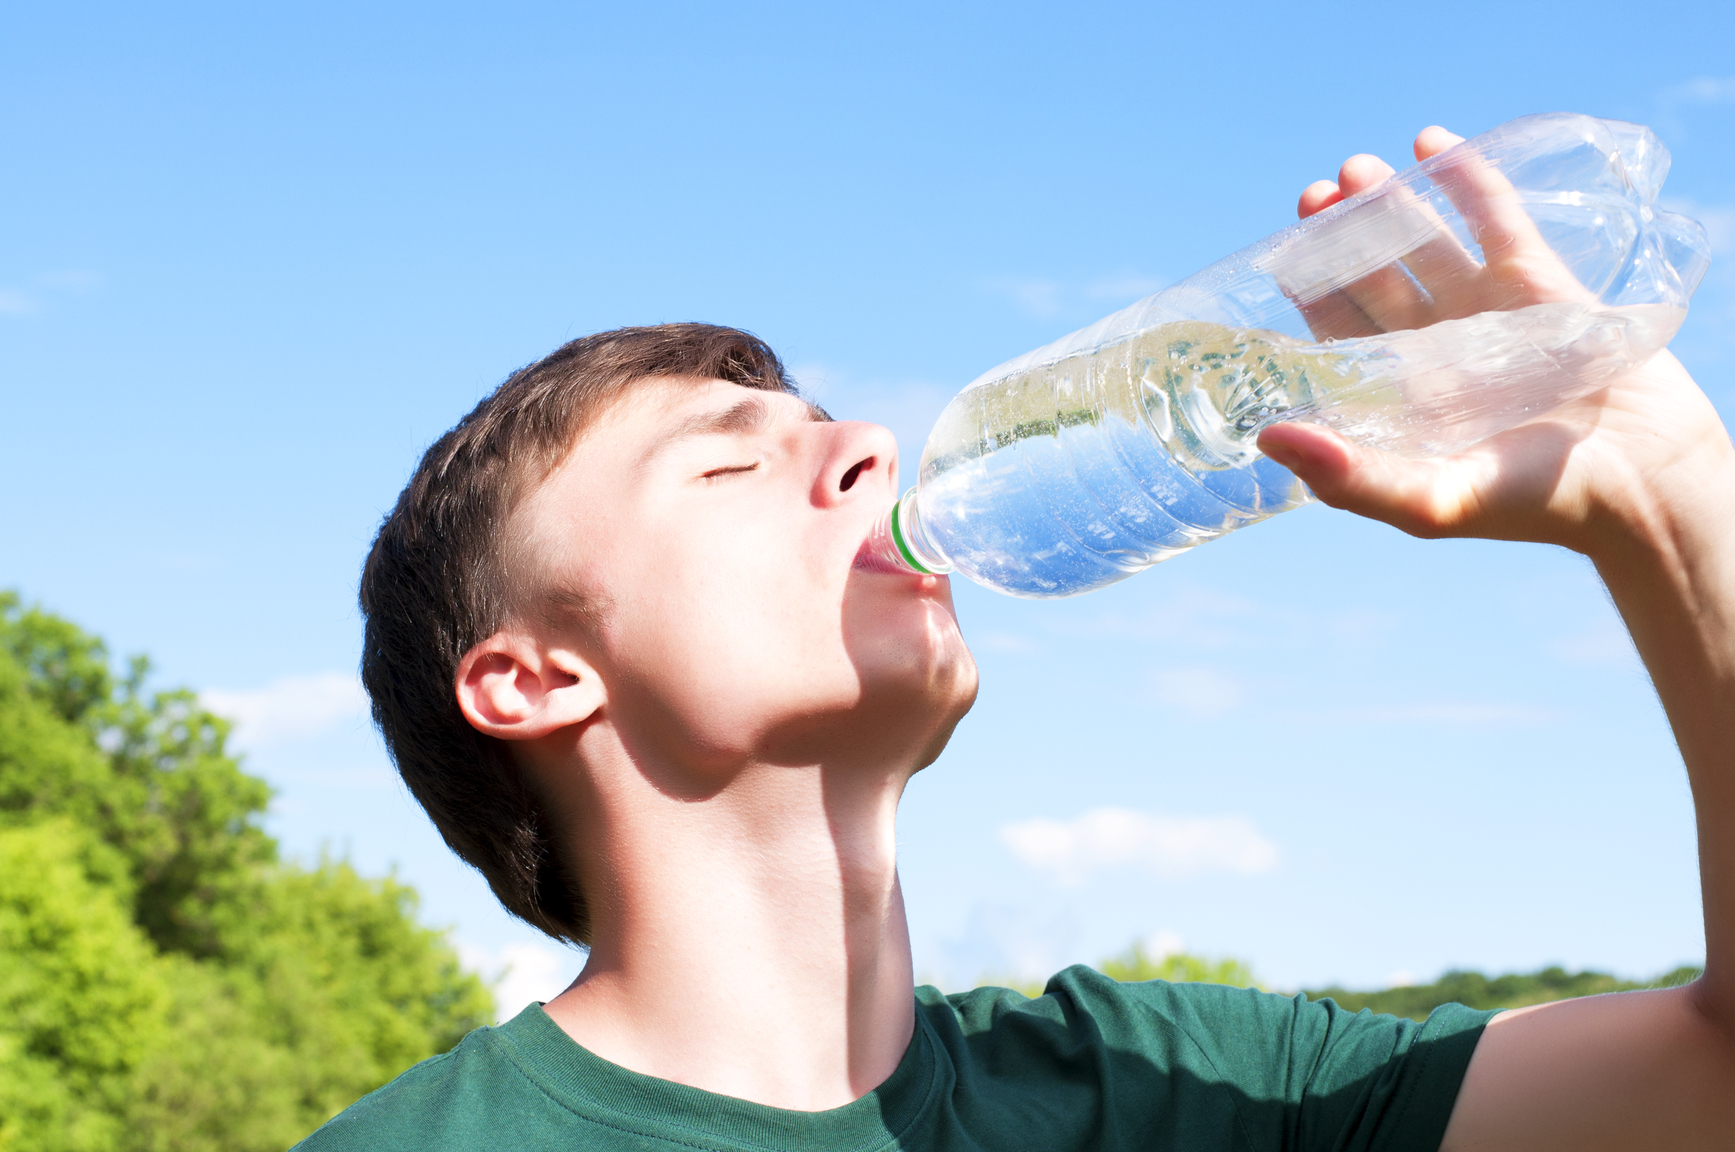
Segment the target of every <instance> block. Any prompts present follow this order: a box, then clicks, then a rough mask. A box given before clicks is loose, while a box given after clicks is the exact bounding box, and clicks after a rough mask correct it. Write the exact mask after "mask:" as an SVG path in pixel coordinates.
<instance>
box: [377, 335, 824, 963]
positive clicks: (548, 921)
mask: <svg viewBox="0 0 1735 1152" xmlns="http://www.w3.org/2000/svg"><path fill="white" fill-rule="evenodd" d="M657 377H662V378H669V377H690V378H695V379H720V380H727V381H730V382H731V383H735V384H740V385H743V386H745V387H748V388H762V389H766V390H769V391H778V392H794V391H795V390H796V388H795V385H794V383H793V382H792V381H791V380H790V378H789V376H788V374H787V373H786V372H785V371H784V368H783V364H782V362H781V361H779V360H778V358H777V354H776V353H774V352H773V351H772V350H771V349H770V347H769V346H767V345H766V344H765V342H764V341H762V340H760V339H759V338H758V337H756V336H753V335H751V334H749V333H747V332H742V331H740V330H738V329H735V328H722V327H718V326H716V325H713V324H661V325H657V326H655V327H648V328H617V329H615V330H614V331H611V332H599V333H597V334H596V335H594V336H586V337H584V338H582V339H579V340H574V341H572V342H571V343H569V344H565V345H563V346H562V347H560V348H559V349H557V350H556V351H554V352H552V353H551V354H549V355H548V356H545V357H544V358H542V359H541V360H538V361H537V362H536V363H534V364H531V365H529V366H528V367H525V368H520V369H519V370H518V371H516V372H514V373H513V374H512V375H511V376H509V377H507V379H506V381H505V382H504V383H503V384H501V385H500V386H499V387H498V388H496V389H495V390H494V392H493V393H492V394H491V395H489V396H488V398H487V399H485V400H483V401H482V402H481V403H480V404H478V405H477V406H476V408H475V410H474V411H472V412H471V413H470V414H469V415H468V416H466V417H464V419H462V420H461V421H459V422H458V426H457V427H456V428H453V429H452V430H451V431H450V432H448V433H446V434H445V435H444V436H442V437H440V439H439V440H438V441H436V442H435V443H434V445H433V447H431V448H429V449H428V451H427V453H426V454H425V455H424V456H423V457H422V462H421V464H420V466H418V467H417V468H416V472H415V475H414V476H412V477H411V478H410V482H409V484H408V485H407V486H406V487H405V488H404V490H403V493H402V494H401V495H400V496H399V497H398V502H397V506H396V507H394V508H393V509H392V511H391V513H390V514H389V515H388V516H387V517H386V518H385V521H384V522H383V523H382V524H381V525H380V530H379V534H378V535H377V536H376V537H375V538H374V543H373V549H372V550H371V551H370V552H369V554H368V558H367V563H366V564H365V566H364V567H363V569H362V577H361V610H362V615H363V618H364V619H365V621H366V632H365V635H364V638H363V642H362V658H361V676H362V683H363V684H364V685H366V687H367V691H368V695H369V697H370V698H371V699H372V701H373V717H374V722H375V723H376V724H378V725H379V729H380V733H381V734H382V735H383V736H384V737H385V742H386V748H387V749H388V750H389V751H390V753H391V756H392V760H393V762H394V763H396V765H397V768H398V772H399V774H400V775H402V776H403V778H404V783H405V784H406V785H408V786H409V789H410V791H411V793H413V794H414V795H415V797H416V799H417V800H418V801H420V803H421V805H422V807H423V808H425V809H426V810H427V813H428V815H429V817H431V818H432V819H433V821H434V826H435V827H436V828H438V829H439V830H440V835H441V836H443V837H444V838H445V840H446V843H447V844H448V845H450V846H451V848H452V850H453V851H454V852H456V853H457V854H458V855H459V856H461V857H462V858H463V859H464V860H465V861H467V862H468V863H470V864H471V865H472V866H474V867H475V868H476V869H477V870H478V871H480V872H481V873H482V875H483V876H484V877H486V878H487V880H488V886H489V887H490V888H492V889H493V890H494V895H496V896H497V897H499V898H500V902H501V903H502V904H504V905H505V906H506V908H507V910H508V911H509V912H511V913H512V914H513V915H515V916H518V917H520V918H522V919H523V920H525V921H527V922H529V923H530V924H533V925H535V926H536V927H537V928H540V929H542V931H544V932H546V933H548V934H549V935H550V936H554V937H556V938H559V939H565V940H570V941H572V942H574V943H580V944H582V943H588V942H589V938H590V914H589V909H588V906H587V904H586V902H585V898H584V894H583V893H582V892H581V891H580V890H579V886H578V884H577V882H576V880H575V877H574V874H573V870H572V867H571V865H570V862H569V861H568V860H566V859H565V857H564V853H563V852H562V850H561V848H560V841H559V839H558V835H557V830H556V828H555V827H554V824H553V822H552V820H551V819H550V817H549V815H548V813H547V812H546V811H545V810H544V806H543V803H542V801H541V798H540V797H539V796H538V794H537V792H536V789H535V787H534V786H533V784H532V782H531V781H529V780H527V779H526V778H525V776H524V774H523V773H522V772H521V771H520V769H519V767H518V765H517V764H516V762H515V761H514V760H513V757H512V756H511V754H510V753H509V752H508V750H507V748H506V746H505V743H504V742H503V741H500V740H497V739H495V738H493V737H491V736H487V735H485V734H483V733H481V732H478V731H477V730H476V729H474V728H472V727H471V726H470V724H469V722H468V721H466V720H465V719H464V715H463V713H462V712H461V711H460V710H459V708H458V703H457V697H456V694H455V687H456V685H455V678H456V676H457V671H458V662H459V661H460V660H461V659H463V656H464V654H465V653H466V652H467V651H469V649H470V648H472V647H473V646H475V645H476V644H479V643H481V642H482V641H483V640H486V639H487V638H488V637H490V636H492V635H494V634H495V633H496V632H497V631H499V629H500V628H501V627H502V625H504V624H506V623H507V622H508V620H509V619H510V613H511V612H512V611H513V610H514V604H513V603H512V600H513V591H512V582H511V578H510V577H511V574H510V573H508V572H506V571H505V570H504V568H505V564H504V562H503V551H504V544H505V539H504V535H505V531H506V526H507V522H508V520H509V518H510V514H511V511H512V509H513V507H514V505H515V504H516V502H517V501H518V500H519V499H520V498H521V497H522V496H523V495H525V494H526V493H528V492H529V491H531V490H533V489H534V488H535V487H536V486H537V485H538V484H540V483H541V482H542V481H543V480H544V479H545V478H546V477H547V476H548V475H549V473H550V472H552V471H553V470H554V468H555V467H557V466H558V465H559V464H560V462H561V461H562V460H563V459H565V457H566V455H567V453H568V452H569V451H570V449H571V447H572V445H573V442H574V441H575V440H576V439H577V437H578V434H579V433H580V432H581V431H582V430H583V428H584V427H585V425H586V424H587V423H589V422H590V421H591V420H593V419H594V418H595V417H596V416H597V415H598V414H599V413H600V412H601V411H602V409H604V408H605V407H606V406H607V405H609V404H610V403H612V402H613V401H614V400H616V399H617V398H619V397H620V396H621V395H622V394H623V393H624V392H625V390H626V389H627V388H628V387H629V386H630V385H632V384H633V383H634V382H635V381H642V380H646V379H650V378H657Z"/></svg>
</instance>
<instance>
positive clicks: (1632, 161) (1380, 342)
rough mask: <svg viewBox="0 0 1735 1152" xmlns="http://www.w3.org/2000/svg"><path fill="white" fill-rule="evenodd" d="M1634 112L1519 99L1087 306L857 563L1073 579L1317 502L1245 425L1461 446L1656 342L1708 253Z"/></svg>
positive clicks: (1575, 391) (1020, 591)
mask: <svg viewBox="0 0 1735 1152" xmlns="http://www.w3.org/2000/svg"><path fill="white" fill-rule="evenodd" d="M1668 166H1669V156H1668V151H1667V150H1666V149H1665V148H1664V147H1663V146H1662V144H1661V143H1660V142H1659V141H1658V140H1657V138H1656V137H1655V136H1654V135H1653V134H1652V133H1651V132H1650V130H1649V129H1646V128H1644V127H1641V126H1639V125H1635V124H1626V123H1622V122H1619V121H1611V120H1598V119H1593V118H1591V117H1589V116H1578V115H1571V114H1565V113H1551V114H1546V115H1538V116H1527V117H1524V118H1522V119H1519V120H1514V121H1512V122H1511V123H1508V124H1504V125H1502V126H1500V127H1498V128H1495V129H1494V130H1492V131H1490V132H1487V133H1484V134H1483V135H1481V136H1477V137H1475V138H1473V139H1470V140H1466V141H1464V142H1463V143H1461V144H1458V145H1456V146H1455V147H1452V148H1450V149H1448V150H1446V151H1445V152H1442V153H1440V154H1439V155H1437V156H1434V157H1432V158H1431V159H1429V160H1427V161H1425V162H1423V163H1421V164H1418V165H1416V166H1415V167H1413V168H1410V169H1408V170H1407V171H1404V172H1402V173H1399V174H1397V175H1396V176H1394V177H1392V178H1391V179H1389V180H1387V181H1385V182H1384V183H1382V184H1380V185H1379V186H1377V187H1375V188H1371V189H1369V190H1367V191H1365V192H1363V193H1361V194H1360V195H1358V196H1355V197H1352V198H1350V199H1347V200H1345V201H1344V202H1343V203H1341V204H1338V205H1335V206H1333V207H1332V208H1329V209H1327V210H1326V211H1324V212H1321V213H1319V214H1317V215H1315V216H1312V217H1309V218H1308V219H1306V220H1303V221H1301V222H1300V223H1298V224H1295V225H1293V226H1291V227H1289V228H1286V229H1284V230H1283V231H1281V232H1278V233H1276V234H1275V235H1273V236H1270V237H1267V238H1266V239H1265V240H1262V241H1260V242H1259V243H1257V244H1254V245H1253V246H1251V247H1249V248H1245V249H1243V250H1242V251H1240V252H1238V253H1236V254H1235V255H1233V256H1231V257H1229V258H1228V259H1226V260H1222V261H1219V262H1218V263H1216V264H1213V265H1211V266H1210V267H1209V268H1206V269H1205V270H1203V271H1202V272H1199V273H1198V274H1196V275H1194V276H1191V277H1189V278H1188V279H1186V280H1183V281H1181V282H1180V283H1179V284H1176V285H1174V286H1173V287H1171V288H1167V289H1165V290H1163V291H1161V292H1158V293H1157V294H1156V295H1154V296H1150V297H1148V298H1146V299H1144V300H1141V301H1139V302H1138V303H1136V304H1134V305H1132V306H1131V307H1129V308H1126V309H1124V310H1122V311H1120V312H1117V313H1115V314H1114V315H1112V316H1109V317H1107V318H1105V319H1103V320H1101V321H1099V322H1097V323H1096V324H1093V325H1091V326H1090V327H1089V328H1085V329H1082V330H1081V331H1078V332H1074V333H1073V334H1072V335H1070V336H1066V337H1064V338H1062V339H1060V340H1057V341H1056V342H1054V343H1053V344H1049V345H1047V346H1046V347H1043V348H1039V349H1037V350H1036V351H1034V352H1030V353H1027V354H1026V355H1023V356H1020V357H1018V358H1017V359H1015V360H1011V361H1008V362H1007V363H1005V364H1002V365H1000V366H999V367H998V368H995V369H993V370H992V371H990V372H987V373H985V374H984V375H982V376H981V377H979V378H978V379H976V380H975V381H974V382H973V383H971V384H970V385H969V386H968V387H966V388H965V389H964V390H963V391H962V392H960V393H959V394H958V396H957V397H956V398H955V399H954V400H953V401H952V402H951V404H950V405H949V406H948V407H947V408H946V410H945V412H944V413H943V414H942V415H941V417H940V419H939V422H938V423H937V424H936V425H935V427H934V431H933V433H932V435H931V436H930V437H929V439H928V444H927V448H926V450H925V451H924V452H923V454H922V462H921V469H920V473H919V475H918V479H917V483H916V485H915V487H913V488H911V489H910V490H909V491H908V492H907V493H905V495H904V497H903V499H901V500H900V501H899V502H898V503H897V505H895V506H894V507H893V508H892V509H891V510H890V512H889V513H888V514H887V516H886V517H885V519H884V521H883V522H882V524H881V525H880V526H879V528H878V529H877V530H876V532H875V534H874V535H873V536H872V537H870V539H869V541H868V543H867V544H866V545H864V547H863V550H862V554H861V561H860V563H862V564H864V565H866V566H869V567H889V568H896V569H901V570H905V571H914V572H931V573H941V572H950V571H957V572H960V573H962V574H963V575H965V576H968V577H970V578H971V579H973V580H976V581H977V582H979V583H982V584H986V585H988V586H989V587H991V588H995V589H997V590H999V591H1001V592H1006V593H1009V594H1011V595H1014V596H1031V597H1047V596H1070V595H1074V594H1076V593H1079V592H1086V591H1089V590H1091V589H1093V588H1100V587H1102V586H1103V585H1105V584H1109V583H1112V582H1114V581H1116V580H1122V579H1125V578H1126V577H1127V576H1130V575H1132V574H1133V573H1134V572H1137V571H1139V570H1141V569H1143V568H1146V567H1149V566H1150V565H1152V564H1155V563H1157V562H1159V561H1161V560H1166V559H1168V558H1169V557H1171V556H1174V555H1175V554H1177V553H1179V552H1182V551H1185V550H1186V549H1189V548H1192V547H1195V546H1196V545H1199V544H1202V543H1204V542H1205V541H1207V540H1212V539H1215V538H1216V537H1218V536H1221V535H1223V534H1225V533H1227V532H1232V531H1234V530H1235V529H1236V528H1239V527H1241V526H1243V525H1245V524H1251V523H1253V522H1255V521H1258V520H1263V519H1265V518H1266V517H1268V516H1271V515H1274V514H1276V513H1278V512H1282V511H1285V510H1286V509H1289V508H1294V507H1296V506H1297V505H1299V504H1302V503H1305V502H1307V501H1308V500H1309V499H1311V496H1310V494H1309V493H1308V492H1307V490H1306V489H1305V488H1304V487H1303V486H1302V485H1301V483H1300V482H1299V481H1298V480H1297V479H1296V478H1295V477H1294V475H1293V474H1291V473H1290V472H1289V471H1288V470H1286V469H1284V468H1283V467H1281V466H1280V465H1278V464H1277V463H1276V462H1274V461H1272V460H1269V459H1267V458H1266V457H1265V456H1263V455H1262V454H1261V453H1260V452H1259V451H1258V449H1257V447H1256V446H1255V444H1254V441H1255V439H1256V437H1257V436H1258V434H1259V432H1260V430H1261V429H1263V428H1264V427H1266V426H1267V425H1268V424H1271V423H1274V422H1276V421H1279V420H1298V419H1300V420H1309V421H1313V422H1316V423H1321V424H1325V425H1328V426H1330V427H1332V428H1335V429H1337V430H1338V431H1339V432H1340V433H1342V434H1343V435H1344V436H1346V437H1348V438H1349V439H1351V440H1354V441H1356V442H1358V443H1362V444H1367V445H1372V446H1375V447H1379V448H1382V449H1385V450H1388V451H1393V452H1398V453H1402V454H1405V455H1413V456H1429V455H1442V454H1445V453H1449V452H1454V451H1457V450H1459V449H1461V448H1464V447H1467V446H1469V445H1471V444H1474V443H1476V442H1477V441H1479V440H1482V439H1485V438H1486V437H1488V436H1492V435H1494V434H1495V433H1496V432H1500V431H1503V430H1504V429H1506V428H1510V427H1513V426H1515V425H1517V424H1521V423H1523V422H1525V421H1526V420H1529V419H1532V418H1534V417H1536V416H1538V415H1541V414H1543V413H1546V412H1548V411H1549V410H1551V409H1553V408H1555V407H1557V406H1558V405H1560V404H1563V403H1565V402H1567V401H1569V400H1572V399H1575V398H1577V397H1579V396H1584V395H1588V394H1589V393H1591V392H1593V391H1595V390H1596V389H1597V388H1599V387H1601V386H1602V384H1603V383H1605V382H1606V381H1607V380H1608V379H1609V378H1610V377H1612V376H1613V375H1615V374H1616V373H1618V372H1620V371H1622V370H1624V369H1626V368H1628V367H1631V366H1634V365H1637V364H1640V363H1643V362H1644V361H1645V360H1647V359H1649V358H1650V357H1651V356H1652V355H1654V354H1655V353H1656V352H1657V351H1659V350H1660V349H1661V348H1663V346H1664V345H1666V344H1667V343H1668V342H1669V340H1670V338H1671V337H1672V336H1673V335H1674V333H1675V331H1676V329H1677V328H1679V327H1680V324H1681V321H1682V319H1683V318H1684V317H1685V315H1686V309H1687V302H1688V299H1689V298H1690V297H1691V295H1692V292H1693V289H1694V288H1696V287H1697V286H1698V282H1699V280H1700V278H1701V277H1702V276H1703V275H1704V272H1705V269H1706V267H1707V265H1708V264H1709V261H1710V255H1709V253H1710V247H1709V244H1708V242H1707V240H1706V236H1705V232H1704V229H1703V228H1701V227H1700V226H1699V225H1698V224H1697V223H1696V222H1695V221H1692V220H1689V219H1687V218H1686V217H1683V216H1678V215H1674V214H1671V213H1666V212H1661V211H1658V210H1657V207H1656V200H1657V194H1658V192H1659V190H1660V189H1661V187H1662V183H1663V178H1664V176H1665V175H1666V174H1667V172H1668Z"/></svg>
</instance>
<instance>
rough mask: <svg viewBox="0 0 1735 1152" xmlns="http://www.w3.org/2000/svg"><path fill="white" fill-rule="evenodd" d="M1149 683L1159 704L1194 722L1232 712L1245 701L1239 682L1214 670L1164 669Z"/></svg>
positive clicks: (1155, 673) (1245, 696)
mask: <svg viewBox="0 0 1735 1152" xmlns="http://www.w3.org/2000/svg"><path fill="white" fill-rule="evenodd" d="M1151 682H1152V685H1153V687H1154V688H1155V691H1156V697H1157V700H1158V701H1159V702H1160V703H1163V704H1167V705H1168V706H1169V707H1171V708H1175V709H1177V710H1179V711H1180V712H1182V713H1184V714H1185V715H1187V716H1189V717H1191V718H1193V719H1195V720H1203V719H1208V718H1209V717H1212V716H1221V715H1223V714H1225V713H1227V712H1231V711H1233V710H1234V709H1235V708H1237V707H1239V706H1240V704H1241V703H1242V701H1244V700H1245V699H1246V698H1247V691H1246V689H1245V688H1244V687H1243V686H1242V684H1241V682H1240V681H1238V680H1236V679H1234V678H1233V677H1230V676H1226V675H1224V674H1223V673H1222V672H1218V671H1217V670H1216V669H1213V668H1163V669H1159V670H1158V671H1156V672H1153V673H1151Z"/></svg>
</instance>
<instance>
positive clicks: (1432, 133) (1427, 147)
mask: <svg viewBox="0 0 1735 1152" xmlns="http://www.w3.org/2000/svg"><path fill="white" fill-rule="evenodd" d="M1463 142H1464V138H1463V137H1462V136H1460V135H1458V134H1457V133H1456V132H1448V131H1446V130H1445V129H1444V128H1442V127H1440V126H1439V125H1438V124H1431V125H1429V126H1428V127H1426V128H1424V129H1422V130H1421V131H1420V132H1418V133H1416V144H1415V151H1416V159H1417V160H1426V159H1428V158H1429V157H1432V156H1438V155H1439V154H1440V153H1442V152H1444V151H1445V150H1446V149H1448V148H1450V147H1451V146H1452V145H1454V144H1462V143H1463Z"/></svg>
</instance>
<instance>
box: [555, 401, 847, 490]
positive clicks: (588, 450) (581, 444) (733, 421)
mask: <svg viewBox="0 0 1735 1152" xmlns="http://www.w3.org/2000/svg"><path fill="white" fill-rule="evenodd" d="M789 419H796V420H829V419H831V417H830V416H828V415H826V413H825V412H824V411H823V410H822V409H820V408H818V407H816V406H814V405H812V404H809V403H808V402H807V401H805V400H803V399H802V398H801V397H800V396H797V395H796V394H795V393H793V392H783V391H776V390H771V389H763V388H750V387H747V386H745V385H742V384H734V383H731V382H729V381H727V380H714V379H696V378H691V377H667V376H662V377H648V378H645V379H641V380H635V381H633V382H632V383H630V384H628V385H626V386H625V387H624V388H622V389H621V390H620V392H619V393H617V394H616V395H615V396H614V397H613V398H612V399H611V400H610V401H609V402H608V403H607V405H606V406H605V407H604V408H603V409H602V410H601V411H599V412H598V413H597V414H596V415H595V416H594V417H593V418H592V419H590V420H588V421H586V422H585V424H584V426H583V427H582V428H581V429H580V430H579V432H578V435H577V436H576V437H575V438H574V440H573V442H572V447H571V448H570V449H569V450H568V451H567V453H566V454H565V456H564V457H562V458H561V459H560V460H559V461H558V462H557V463H556V464H555V465H554V467H552V468H551V469H549V471H548V472H547V474H546V475H545V476H544V477H543V479H542V481H541V483H539V484H536V485H534V486H533V487H534V489H538V490H542V489H547V488H550V487H570V485H571V484H573V483H575V482H577V483H580V484H587V483H595V482H600V483H607V482H608V481H609V480H611V479H614V478H618V477H629V478H630V475H631V474H632V473H635V472H637V471H639V470H641V469H642V468H643V467H644V466H646V465H647V464H649V463H651V462H652V461H653V460H654V458H655V457H657V456H658V455H659V454H661V453H663V452H665V451H666V450H667V449H668V448H670V447H672V446H673V445H675V444H676V443H678V442H680V441H683V440H688V439H693V438H696V437H698V436H702V435H705V434H731V433H733V434H747V433H751V432H754V431H757V430H760V429H762V428H763V427H766V426H769V425H770V424H772V423H778V422H782V421H785V420H789ZM533 501H534V497H533V498H532V502H533Z"/></svg>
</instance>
